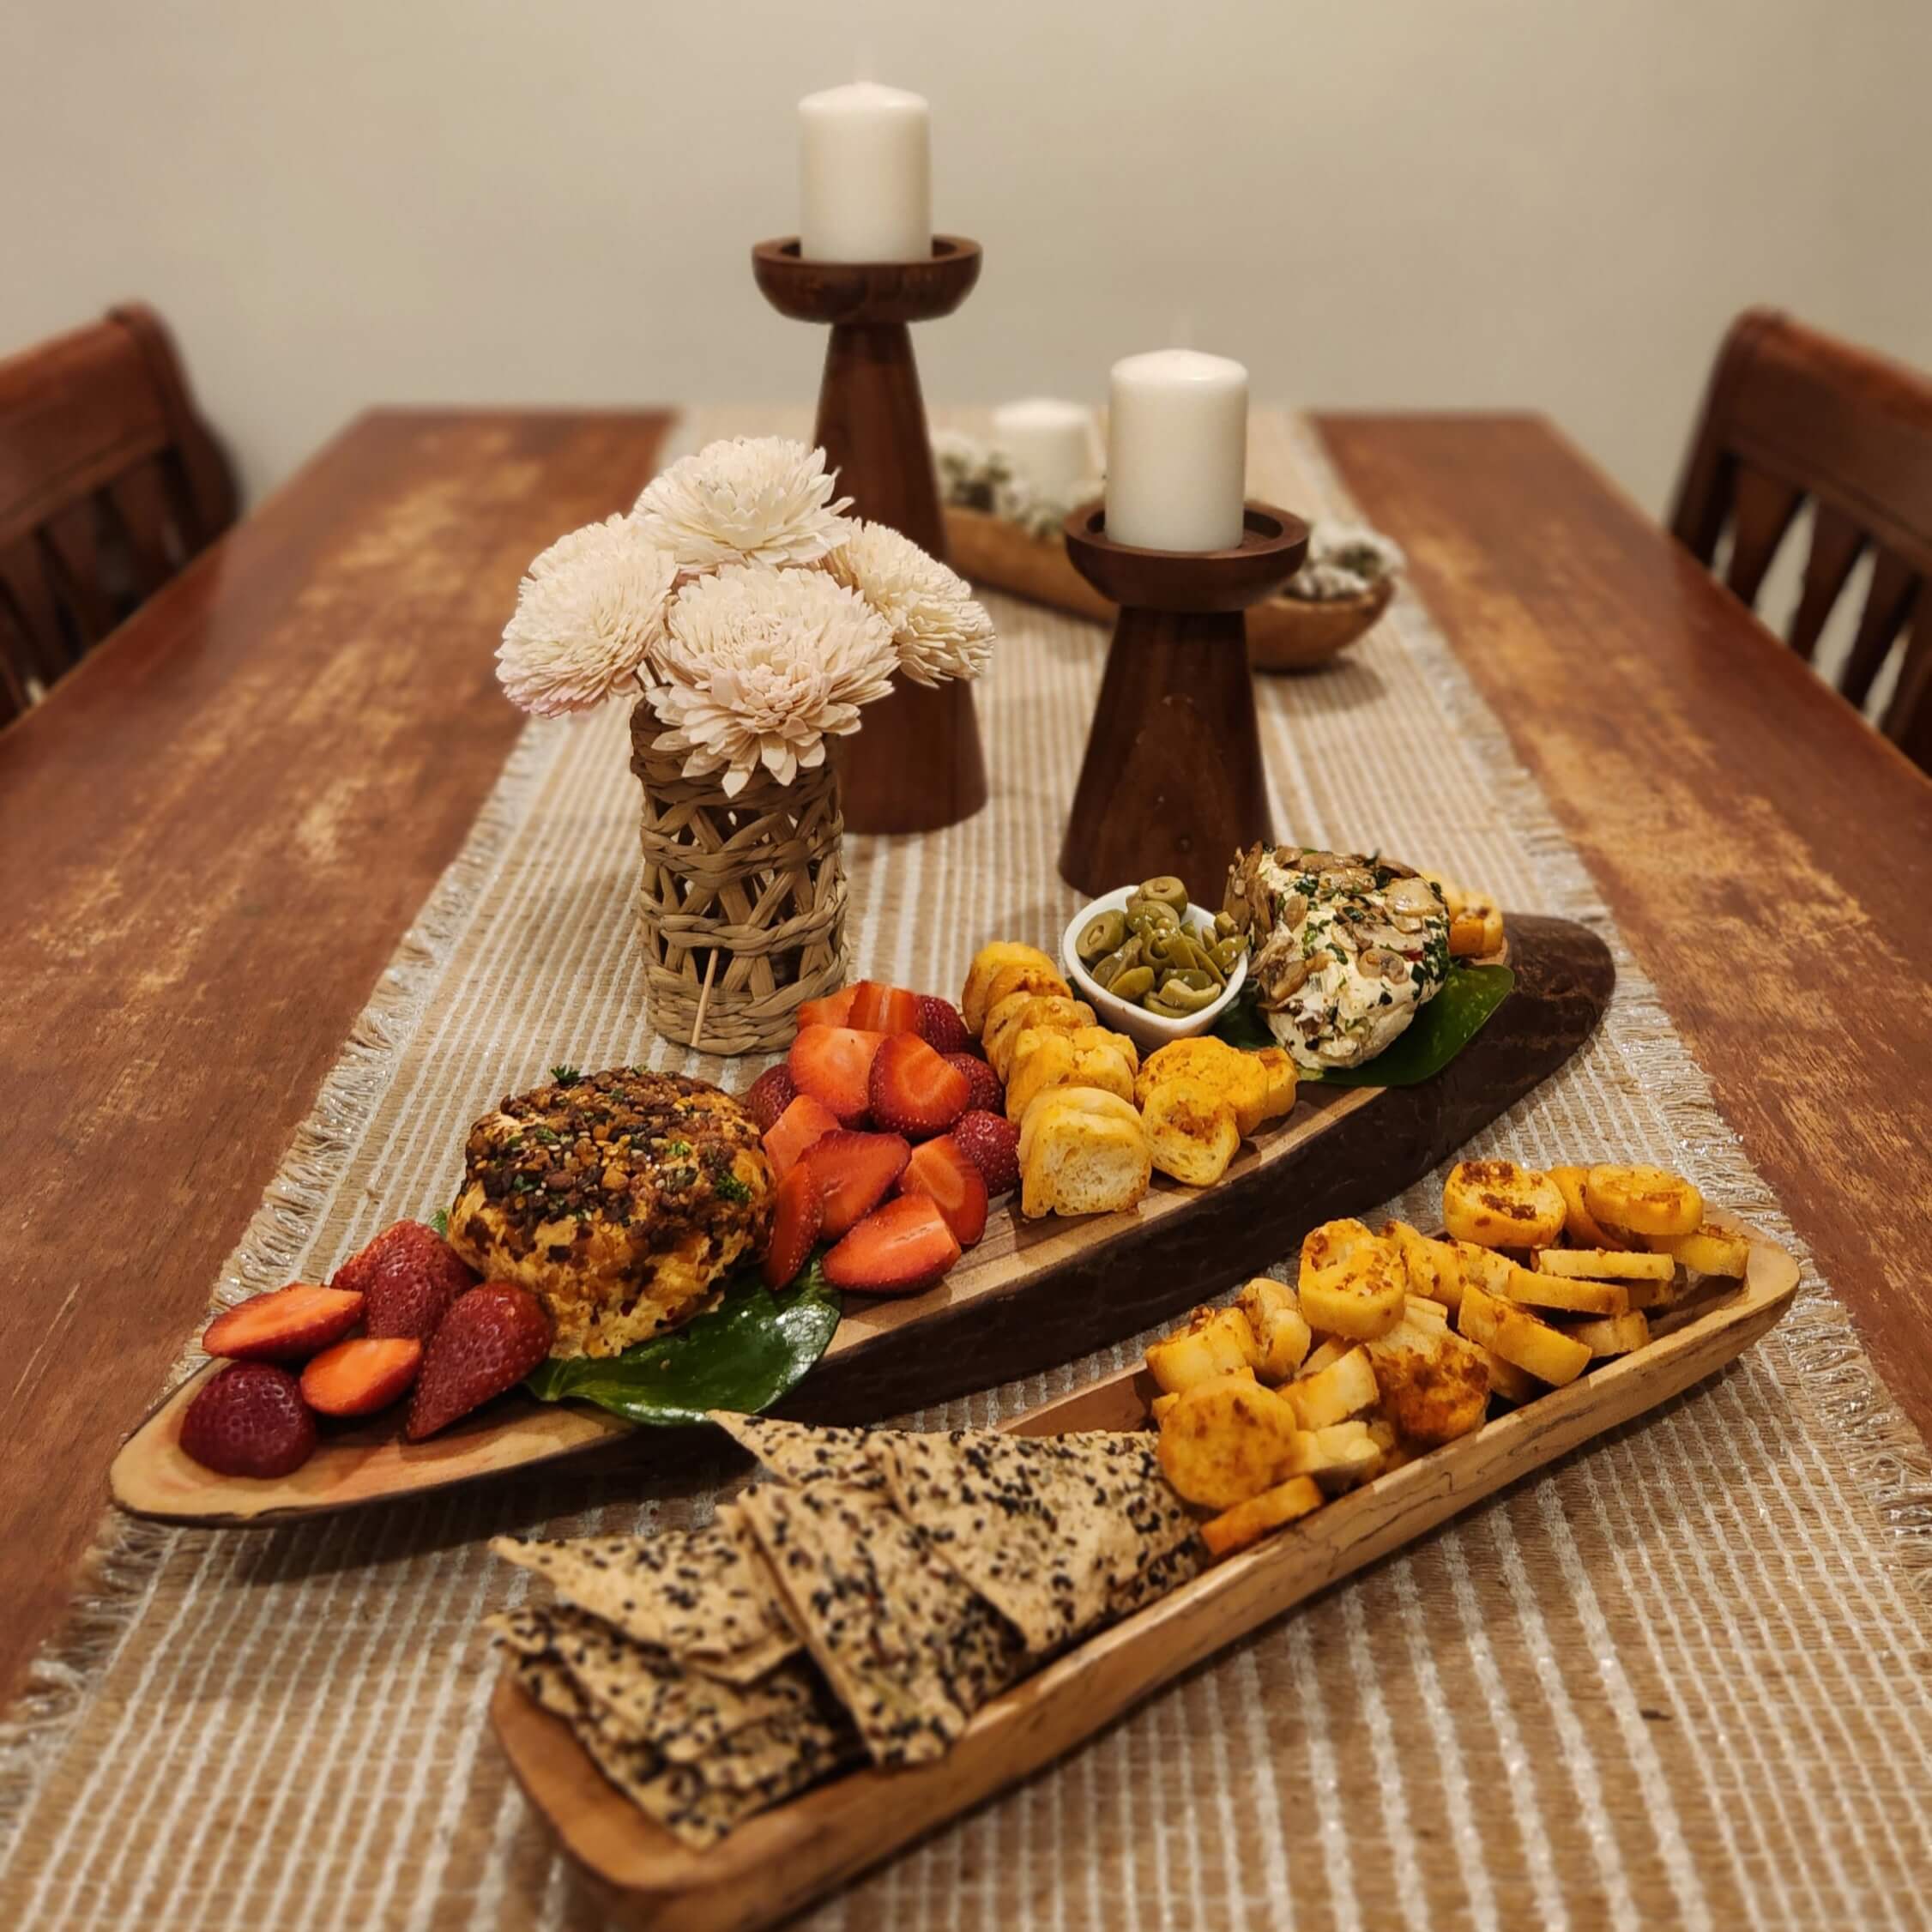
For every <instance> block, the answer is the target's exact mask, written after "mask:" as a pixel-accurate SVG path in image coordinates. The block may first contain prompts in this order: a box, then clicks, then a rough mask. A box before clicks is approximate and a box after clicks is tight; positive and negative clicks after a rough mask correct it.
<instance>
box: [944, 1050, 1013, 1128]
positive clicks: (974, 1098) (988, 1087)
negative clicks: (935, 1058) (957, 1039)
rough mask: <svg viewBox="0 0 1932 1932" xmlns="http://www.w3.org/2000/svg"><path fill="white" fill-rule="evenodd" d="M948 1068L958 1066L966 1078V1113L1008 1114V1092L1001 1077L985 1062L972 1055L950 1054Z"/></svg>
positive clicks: (947, 1058) (947, 1057) (947, 1056)
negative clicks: (1001, 1081) (1001, 1082)
mask: <svg viewBox="0 0 1932 1932" xmlns="http://www.w3.org/2000/svg"><path fill="white" fill-rule="evenodd" d="M945 1061H946V1065H947V1066H957V1068H958V1069H959V1071H960V1072H962V1073H963V1074H964V1075H965V1076H966V1084H967V1087H968V1089H969V1091H968V1093H967V1096H966V1111H967V1112H968V1113H969V1114H973V1113H986V1114H999V1115H1001V1116H1004V1115H1005V1112H1006V1090H1005V1087H1004V1086H1003V1085H1002V1084H1000V1079H999V1075H998V1074H997V1073H995V1072H993V1069H992V1068H991V1067H990V1066H987V1063H986V1062H985V1061H984V1060H976V1059H975V1057H974V1056H973V1055H972V1054H947V1055H946V1056H945Z"/></svg>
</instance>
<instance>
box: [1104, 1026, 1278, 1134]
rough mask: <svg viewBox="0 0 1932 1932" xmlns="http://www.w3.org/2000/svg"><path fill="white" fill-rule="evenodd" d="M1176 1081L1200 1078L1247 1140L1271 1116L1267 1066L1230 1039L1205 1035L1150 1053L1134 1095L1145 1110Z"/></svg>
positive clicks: (1173, 1043) (1136, 1084) (1169, 1042)
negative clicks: (1269, 1112) (1236, 1045)
mask: <svg viewBox="0 0 1932 1932" xmlns="http://www.w3.org/2000/svg"><path fill="white" fill-rule="evenodd" d="M1172 1080H1198V1081H1199V1082H1200V1083H1201V1084H1202V1085H1203V1086H1205V1087H1208V1088H1210V1089H1211V1090H1213V1091H1214V1092H1215V1093H1216V1094H1217V1095H1218V1096H1220V1097H1221V1099H1222V1100H1223V1101H1224V1102H1226V1103H1227V1104H1228V1106H1229V1108H1230V1110H1231V1111H1232V1112H1233V1114H1234V1116H1235V1131H1236V1132H1238V1133H1239V1134H1240V1135H1241V1138H1243V1139H1244V1140H1245V1139H1246V1138H1247V1137H1248V1135H1250V1134H1251V1133H1253V1132H1254V1131H1255V1129H1256V1128H1257V1127H1259V1126H1260V1125H1261V1123H1262V1121H1263V1120H1265V1119H1267V1118H1268V1083H1269V1076H1268V1070H1267V1068H1266V1067H1265V1066H1262V1064H1261V1062H1260V1060H1259V1057H1258V1056H1256V1055H1255V1054H1244V1053H1242V1052H1241V1049H1240V1048H1236V1047H1230V1046H1229V1044H1228V1042H1227V1041H1225V1040H1217V1039H1214V1038H1213V1037H1212V1036H1211V1035H1199V1036H1197V1037H1196V1038H1194V1039H1192V1040H1171V1041H1168V1044H1167V1045H1166V1046H1164V1047H1162V1048H1157V1049H1156V1051H1155V1052H1153V1053H1151V1054H1149V1055H1148V1056H1147V1058H1146V1060H1144V1062H1143V1063H1142V1066H1141V1069H1140V1073H1139V1076H1138V1078H1137V1079H1136V1080H1135V1082H1134V1097H1135V1098H1136V1099H1137V1100H1138V1102H1140V1104H1141V1107H1142V1108H1143V1109H1144V1108H1146V1107H1147V1105H1148V1102H1149V1101H1150V1097H1151V1096H1152V1095H1153V1094H1154V1092H1155V1091H1156V1090H1157V1089H1158V1088H1160V1087H1161V1086H1162V1085H1163V1084H1166V1083H1167V1082H1168V1081H1172Z"/></svg>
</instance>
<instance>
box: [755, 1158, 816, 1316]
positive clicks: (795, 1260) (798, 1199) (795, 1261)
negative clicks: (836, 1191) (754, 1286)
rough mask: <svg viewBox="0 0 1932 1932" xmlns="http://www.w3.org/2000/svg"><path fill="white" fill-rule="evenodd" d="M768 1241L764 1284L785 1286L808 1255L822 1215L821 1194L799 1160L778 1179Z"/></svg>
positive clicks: (767, 1285)
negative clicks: (798, 1162) (769, 1239)
mask: <svg viewBox="0 0 1932 1932" xmlns="http://www.w3.org/2000/svg"><path fill="white" fill-rule="evenodd" d="M776 1201H777V1206H776V1212H775V1213H774V1215H773V1217H772V1222H771V1245H770V1247H767V1248H766V1249H765V1251H764V1268H763V1273H764V1285H765V1286H766V1287H767V1288H788V1287H789V1286H790V1285H791V1284H792V1283H793V1282H794V1281H795V1280H797V1278H798V1271H799V1270H800V1268H802V1267H803V1266H804V1265H805V1264H806V1261H807V1260H808V1259H810V1257H811V1254H812V1247H813V1246H814V1245H815V1244H816V1242H817V1241H818V1229H819V1228H820V1227H821V1226H822V1225H823V1223H824V1218H825V1200H824V1196H823V1195H822V1194H821V1193H820V1192H818V1181H817V1180H815V1179H814V1178H813V1176H812V1169H811V1168H810V1167H809V1166H808V1165H806V1163H805V1162H800V1164H799V1165H798V1166H797V1167H795V1168H793V1169H792V1170H791V1172H790V1173H789V1174H787V1175H786V1176H785V1178H784V1179H783V1180H781V1181H780V1182H779V1183H778V1192H777V1196H776Z"/></svg>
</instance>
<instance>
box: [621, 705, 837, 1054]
mask: <svg viewBox="0 0 1932 1932" xmlns="http://www.w3.org/2000/svg"><path fill="white" fill-rule="evenodd" d="M663 730H664V726H663V724H662V723H661V721H659V719H658V717H657V715H656V714H655V712H654V711H653V710H652V709H651V708H650V706H649V703H645V702H644V701H643V700H641V699H640V700H639V702H638V703H637V707H636V709H634V710H633V711H632V712H631V770H632V771H634V772H635V773H636V774H637V779H638V782H639V783H640V784H641V785H642V786H643V794H644V803H643V822H642V824H641V826H640V830H639V842H640V844H641V846H642V848H643V876H642V877H641V878H640V879H639V881H638V887H637V934H638V937H639V938H640V939H642V940H643V948H644V999H645V1007H646V1016H647V1017H648V1018H649V1023H650V1025H651V1028H652V1029H653V1031H655V1032H656V1033H659V1034H661V1035H663V1037H664V1038H666V1039H667V1040H673V1041H676V1042H677V1043H678V1044H679V1046H690V1047H696V1048H699V1049H700V1050H701V1051H703V1052H706V1053H713V1054H752V1053H760V1052H764V1051H766V1050H769V1049H770V1048H774V1047H782V1046H783V1045H785V1044H786V1043H787V1042H788V1041H790V1039H791V1037H792V1035H793V1034H794V1031H795V1030H796V1029H797V1013H798V1009H799V1005H800V1002H801V1001H803V1000H806V999H817V998H818V996H819V995H820V994H822V993H830V992H831V991H832V990H833V989H834V988H835V987H838V986H840V985H841V984H842V983H843V981H844V979H845V975H846V964H847V961H846V950H845V866H844V864H843V862H842V860H841V858H840V854H839V842H840V840H841V838H842V836H843V834H844V830H845V824H844V819H843V818H842V816H841V814H840V811H839V794H838V778H837V776H836V773H835V772H834V771H833V770H832V768H831V764H830V760H828V761H827V762H826V763H825V764H824V765H822V766H820V767H819V768H818V770H816V771H802V770H801V771H800V773H799V775H798V776H797V777H796V778H795V779H794V781H793V782H792V783H790V784H789V785H781V784H780V783H779V782H777V781H776V779H774V778H772V777H770V776H769V775H768V774H766V773H764V772H760V773H759V774H758V776H756V777H755V778H753V779H752V782H751V783H749V784H748V785H747V786H746V788H745V789H744V790H743V791H741V792H740V793H739V794H738V795H737V796H736V797H735V798H729V799H728V798H727V797H726V796H725V795H724V794H723V792H722V791H721V789H720V788H719V785H718V781H717V780H716V779H715V777H713V778H705V779H689V778H686V777H685V776H684V774H683V770H682V761H681V759H680V758H677V757H674V756H667V755H663V754H661V753H659V752H656V751H655V742H656V740H657V739H658V737H659V735H660V734H661V733H662V732H663ZM707 976H709V982H710V983H709V988H708V989H707V987H706V983H705V982H706V979H707ZM701 1012H702V1015H703V1035H702V1037H697V1029H698V1025H699V1016H700V1013H701Z"/></svg>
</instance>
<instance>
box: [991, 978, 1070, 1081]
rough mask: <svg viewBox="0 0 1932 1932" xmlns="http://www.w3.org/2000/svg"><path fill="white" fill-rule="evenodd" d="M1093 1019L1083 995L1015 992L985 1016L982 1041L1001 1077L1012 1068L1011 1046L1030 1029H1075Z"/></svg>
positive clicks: (1063, 1031)
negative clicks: (1073, 996)
mask: <svg viewBox="0 0 1932 1932" xmlns="http://www.w3.org/2000/svg"><path fill="white" fill-rule="evenodd" d="M1093 1023H1094V1010H1093V1008H1092V1007H1091V1006H1090V1005H1088V1004H1087V1003H1086V1001H1085V1000H1084V999H1069V998H1067V997H1066V995H1065V994H1062V993H1013V994H1011V996H1010V997H1009V998H1007V999H1002V1000H1001V1001H1000V1002H999V1005H997V1006H995V1007H994V1008H993V1011H992V1013H991V1014H990V1015H989V1016H988V1017H987V1023H986V1033H985V1035H984V1044H985V1047H986V1057H987V1064H988V1065H989V1066H991V1067H992V1068H993V1072H995V1073H997V1074H998V1075H999V1078H1001V1079H1002V1080H1004V1079H1005V1078H1006V1076H1007V1075H1008V1074H1009V1073H1010V1072H1011V1071H1012V1065H1013V1049H1014V1048H1016V1047H1017V1045H1018V1044H1019V1039H1020V1035H1022V1034H1023V1033H1025V1032H1028V1031H1029V1030H1038V1031H1040V1032H1042V1033H1076V1032H1078V1030H1079V1029H1081V1028H1082V1027H1084V1026H1091V1025H1092V1024H1093Z"/></svg>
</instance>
